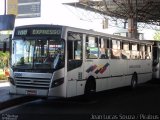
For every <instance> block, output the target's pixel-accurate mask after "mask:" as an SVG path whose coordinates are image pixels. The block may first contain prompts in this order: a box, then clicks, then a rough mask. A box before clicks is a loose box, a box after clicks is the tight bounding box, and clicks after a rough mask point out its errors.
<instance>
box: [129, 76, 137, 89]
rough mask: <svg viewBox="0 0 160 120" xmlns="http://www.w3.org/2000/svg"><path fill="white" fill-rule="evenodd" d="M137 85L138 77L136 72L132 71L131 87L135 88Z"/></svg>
mask: <svg viewBox="0 0 160 120" xmlns="http://www.w3.org/2000/svg"><path fill="white" fill-rule="evenodd" d="M137 85H138V77H137V74H136V73H134V74H133V75H132V79H131V88H132V89H135V88H136V87H137Z"/></svg>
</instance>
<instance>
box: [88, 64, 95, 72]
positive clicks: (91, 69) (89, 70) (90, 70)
mask: <svg viewBox="0 0 160 120" xmlns="http://www.w3.org/2000/svg"><path fill="white" fill-rule="evenodd" d="M96 68H97V65H92V66H90V67H89V68H88V69H87V70H86V72H87V73H89V72H92V71H94V70H95V69H96Z"/></svg>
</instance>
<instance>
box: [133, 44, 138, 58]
mask: <svg viewBox="0 0 160 120" xmlns="http://www.w3.org/2000/svg"><path fill="white" fill-rule="evenodd" d="M131 59H134V60H136V59H139V51H138V44H137V43H131Z"/></svg>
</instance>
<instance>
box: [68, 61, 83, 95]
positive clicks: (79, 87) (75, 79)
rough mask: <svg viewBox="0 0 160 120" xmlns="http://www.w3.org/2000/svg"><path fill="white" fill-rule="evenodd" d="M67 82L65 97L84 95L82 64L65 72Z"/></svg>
mask: <svg viewBox="0 0 160 120" xmlns="http://www.w3.org/2000/svg"><path fill="white" fill-rule="evenodd" d="M67 81H68V82H67V97H72V96H76V95H82V94H84V87H85V80H84V79H83V64H82V66H80V67H78V68H76V69H73V70H71V71H68V72H67Z"/></svg>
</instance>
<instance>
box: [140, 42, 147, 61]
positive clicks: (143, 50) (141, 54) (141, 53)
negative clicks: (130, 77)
mask: <svg viewBox="0 0 160 120" xmlns="http://www.w3.org/2000/svg"><path fill="white" fill-rule="evenodd" d="M145 56H146V55H145V45H140V59H142V60H144V59H145Z"/></svg>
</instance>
